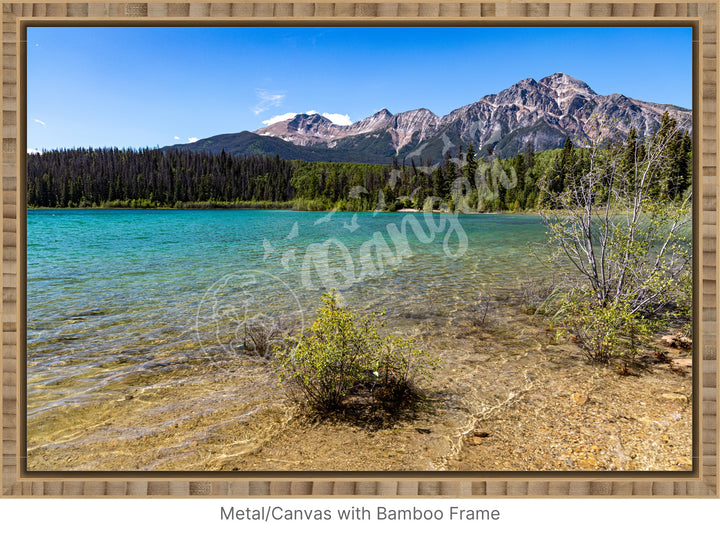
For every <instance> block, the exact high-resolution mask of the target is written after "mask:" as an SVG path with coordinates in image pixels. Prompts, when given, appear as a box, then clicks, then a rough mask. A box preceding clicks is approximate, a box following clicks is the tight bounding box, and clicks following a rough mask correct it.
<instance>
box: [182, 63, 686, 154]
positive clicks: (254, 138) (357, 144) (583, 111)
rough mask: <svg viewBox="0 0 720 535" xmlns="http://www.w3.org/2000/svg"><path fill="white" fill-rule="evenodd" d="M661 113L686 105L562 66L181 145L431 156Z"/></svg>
mask: <svg viewBox="0 0 720 535" xmlns="http://www.w3.org/2000/svg"><path fill="white" fill-rule="evenodd" d="M665 112H667V113H669V114H670V115H671V116H672V117H674V118H676V119H678V120H679V122H680V123H681V124H684V125H687V126H688V128H689V126H690V122H691V112H690V110H687V109H684V108H680V107H678V106H673V105H669V104H655V103H650V102H643V101H640V100H636V99H632V98H629V97H626V96H624V95H620V94H612V95H598V94H597V93H595V92H594V91H593V90H592V89H591V88H590V86H588V85H587V84H586V83H585V82H583V81H581V80H578V79H576V78H573V77H571V76H568V75H567V74H564V73H555V74H553V75H551V76H547V77H545V78H543V79H541V80H539V81H536V80H534V79H532V78H527V79H525V80H521V81H520V82H518V83H516V84H514V85H513V86H511V87H509V88H507V89H505V90H503V91H501V92H499V93H497V94H493V95H487V96H484V97H482V98H481V99H480V100H478V101H477V102H474V103H472V104H468V105H467V106H463V107H462V108H459V109H456V110H454V111H452V112H450V113H449V114H447V115H445V116H444V117H438V116H437V115H435V114H434V113H432V112H431V111H430V110H427V109H425V108H420V109H417V110H410V111H406V112H402V113H398V114H396V115H393V114H392V113H390V112H389V111H388V110H386V109H383V110H380V111H379V112H377V113H375V114H374V115H372V116H370V117H367V118H365V119H363V120H361V121H358V122H356V123H353V124H351V125H347V126H345V125H342V126H341V125H336V124H334V123H332V122H331V121H330V120H328V119H326V118H325V117H322V116H320V115H317V114H312V115H307V114H298V115H296V116H295V117H293V118H291V119H288V120H285V121H282V122H277V123H274V124H271V125H269V126H267V127H265V128H261V129H260V130H257V131H256V132H254V133H251V132H241V133H239V134H224V135H222V136H214V137H212V138H208V139H205V140H200V141H198V142H196V143H192V144H188V145H183V146H184V147H187V148H189V149H191V150H210V151H212V152H220V150H223V149H224V150H225V151H226V152H229V153H231V154H271V155H274V154H279V155H280V156H281V157H282V158H287V159H303V160H307V161H319V160H325V161H338V162H349V161H355V162H366V163H390V162H391V161H392V159H393V157H397V158H399V159H401V158H406V159H410V158H412V159H414V160H415V161H416V162H421V161H422V162H423V163H424V162H426V161H428V160H430V161H433V162H437V161H439V160H441V159H442V157H443V155H444V153H445V152H447V151H448V150H449V151H451V152H452V154H453V155H455V154H456V152H457V151H458V150H459V149H460V147H467V146H468V144H469V143H472V144H473V146H474V147H475V149H476V151H478V152H481V153H483V154H484V153H485V152H488V153H489V152H492V153H493V154H495V155H498V156H501V157H509V156H514V155H515V154H518V153H520V152H522V151H523V150H525V148H526V147H527V146H528V145H530V146H532V147H533V149H534V150H536V151H540V150H546V149H552V148H558V147H561V146H562V145H563V143H564V142H565V139H566V138H567V137H570V138H571V139H573V140H577V141H578V142H580V143H584V142H587V141H589V140H591V139H594V138H596V137H598V136H599V135H604V134H607V133H608V132H609V131H611V130H614V131H617V132H619V133H620V134H626V133H627V132H628V131H629V129H630V128H635V129H636V130H637V131H638V133H639V135H640V136H641V137H644V136H647V135H650V134H651V133H652V132H653V131H654V130H655V129H656V128H657V127H658V126H659V124H660V120H661V118H662V115H663V113H665Z"/></svg>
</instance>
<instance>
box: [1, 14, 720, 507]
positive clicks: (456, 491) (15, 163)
mask: <svg viewBox="0 0 720 535" xmlns="http://www.w3.org/2000/svg"><path fill="white" fill-rule="evenodd" d="M717 7H718V6H717V2H716V1H714V2H612V3H609V2H515V1H512V2H409V1H398V2H363V3H351V2H329V1H316V2H298V3H292V2H279V3H272V2H217V3H216V2H191V3H188V2H128V3H115V2H110V3H107V2H102V3H100V2H90V3H87V2H71V3H64V2H45V3H40V2H39V3H32V2H17V3H3V4H2V14H1V16H2V19H1V24H2V43H0V56H2V86H3V87H2V97H1V98H2V105H1V106H0V109H1V113H2V152H1V156H0V157H1V160H0V169H1V170H2V200H1V201H0V202H1V207H2V242H1V247H2V271H1V274H2V277H1V278H2V289H3V291H2V309H1V315H2V338H1V344H2V346H1V348H2V351H1V352H0V358H1V359H2V367H1V368H0V369H1V372H0V373H2V381H1V382H0V384H2V396H0V403H1V405H0V413H1V414H2V437H1V440H2V456H3V457H2V495H3V496H217V497H221V496H222V497H224V496H284V495H294V496H375V495H377V496H403V497H411V496H588V495H590V496H616V497H626V496H644V497H648V496H716V497H717V496H718V487H717V476H718V464H717V460H718V452H717V429H718V426H717V423H718V411H717V407H718V397H717V386H718V369H717V360H716V359H717V333H718V319H717V309H718V294H717V272H718V265H719V262H718V259H719V258H718V255H719V254H720V253H719V252H718V247H717V237H718V218H717V193H718V177H717V150H718V122H717V107H718V106H717V100H718V99H717V87H718V71H717V63H718V54H717V53H718V43H717V32H718V27H717V26H718V9H717ZM50 20H52V21H55V22H59V23H66V24H68V25H71V24H74V23H78V22H88V21H93V22H96V23H99V24H105V25H112V24H115V23H121V22H128V21H131V22H133V23H138V24H163V23H168V22H171V21H178V20H181V21H197V22H198V23H202V24H213V23H220V22H222V23H227V22H232V23H237V24H242V23H244V22H264V21H268V22H270V21H281V22H286V23H287V22H293V23H307V22H327V23H339V22H359V23H363V24H368V25H372V24H373V22H374V21H375V22H384V23H387V22H388V21H395V22H398V23H400V22H402V23H418V24H422V23H427V22H428V21H444V22H450V23H452V22H462V23H476V24H480V25H482V24H487V23H493V22H504V21H508V20H512V21H514V22H520V23H528V24H543V23H545V24H548V23H550V22H551V21H564V22H577V21H582V22H584V23H592V24H611V23H617V22H629V23H633V22H635V23H637V22H642V23H650V24H652V23H659V22H664V23H667V22H676V23H694V24H696V37H697V41H698V42H697V44H696V52H697V55H696V64H695V70H696V75H695V81H696V83H695V121H696V122H695V127H694V131H695V132H696V136H695V137H696V153H695V154H696V155H697V156H696V158H695V159H696V162H695V166H696V167H695V169H696V172H695V177H696V180H695V183H696V201H695V212H694V217H695V220H694V229H695V235H694V242H695V259H696V262H695V277H696V278H695V281H696V283H695V292H696V293H695V317H696V318H697V320H696V329H695V337H696V343H695V352H696V354H695V359H696V361H695V370H696V371H697V372H698V373H695V374H694V375H695V383H694V393H695V398H696V399H695V403H696V406H697V409H696V413H695V439H694V447H695V451H694V455H695V457H696V458H695V461H696V466H697V468H698V469H697V471H696V473H693V474H691V475H680V476H677V477H675V476H673V475H672V474H667V475H665V474H662V476H658V475H657V474H654V475H650V477H642V476H640V475H637V476H636V475H633V474H605V473H594V474H592V477H588V475H587V474H585V475H583V474H571V475H567V474H548V475H540V476H535V475H531V474H523V473H518V474H512V475H508V474H496V475H494V474H487V473H482V474H472V473H463V474H451V473H441V474H417V475H412V474H411V475H409V476H404V475H399V474H382V475H375V476H367V475H364V474H352V473H350V474H333V475H331V476H325V475H323V477H318V476H316V475H313V474H306V475H292V474H288V475H287V476H285V475H283V474H280V475H277V474H274V475H272V477H271V476H269V475H268V476H266V477H252V476H247V475H243V474H237V475H234V476H233V477H230V476H228V475H227V474H212V473H208V474H203V475H202V476H201V477H198V475H197V474H193V476H192V477H189V476H187V477H185V476H183V475H172V476H170V475H164V474H153V477H152V478H148V476H147V475H138V476H137V477H136V476H135V475H132V476H130V475H128V474H127V473H121V474H117V475H114V474H113V475H107V474H104V475H101V474H79V476H80V477H78V475H74V476H67V477H64V476H63V475H62V474H61V475H57V474H55V475H53V476H51V475H39V474H32V475H31V474H27V473H24V472H23V471H22V462H21V458H22V452H21V449H22V444H23V441H22V439H21V437H22V436H23V435H22V433H23V432H24V431H23V422H24V411H25V407H24V403H23V401H22V395H21V394H22V392H23V390H22V386H23V381H24V378H23V377H22V374H23V373H24V364H23V363H24V360H22V359H24V339H23V338H20V336H19V333H20V332H22V331H24V316H23V315H22V310H21V309H22V306H23V302H24V280H23V279H22V278H21V276H22V274H23V273H24V270H25V264H24V262H25V256H24V255H25V250H24V243H25V241H24V224H25V223H24V214H25V205H24V202H25V201H24V188H25V182H24V174H23V173H24V171H22V166H23V165H24V161H23V158H22V155H23V154H24V150H25V141H24V118H23V116H22V114H23V113H24V102H22V101H21V100H19V99H20V98H21V97H20V96H21V95H24V94H25V90H24V87H22V83H23V82H24V80H23V72H24V70H23V65H24V64H23V63H22V62H23V61H24V53H23V45H22V43H21V36H22V29H23V27H24V25H26V24H30V23H37V22H43V21H50Z"/></svg>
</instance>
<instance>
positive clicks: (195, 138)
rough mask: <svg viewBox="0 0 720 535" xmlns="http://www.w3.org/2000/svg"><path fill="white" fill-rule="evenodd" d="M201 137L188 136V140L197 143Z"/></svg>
mask: <svg viewBox="0 0 720 535" xmlns="http://www.w3.org/2000/svg"><path fill="white" fill-rule="evenodd" d="M199 139H200V138H199V137H189V138H188V141H189V142H190V143H195V142H196V141H198V140H199Z"/></svg>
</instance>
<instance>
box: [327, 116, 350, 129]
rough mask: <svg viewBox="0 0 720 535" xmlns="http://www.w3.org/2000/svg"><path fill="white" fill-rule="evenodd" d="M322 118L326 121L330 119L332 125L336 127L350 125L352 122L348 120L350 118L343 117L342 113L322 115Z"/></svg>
mask: <svg viewBox="0 0 720 535" xmlns="http://www.w3.org/2000/svg"><path fill="white" fill-rule="evenodd" d="M322 115H323V117H325V118H326V119H330V120H331V121H332V122H333V123H335V124H337V125H345V126H347V125H349V124H352V121H351V120H350V116H349V115H348V114H345V115H343V114H342V113H323V114H322Z"/></svg>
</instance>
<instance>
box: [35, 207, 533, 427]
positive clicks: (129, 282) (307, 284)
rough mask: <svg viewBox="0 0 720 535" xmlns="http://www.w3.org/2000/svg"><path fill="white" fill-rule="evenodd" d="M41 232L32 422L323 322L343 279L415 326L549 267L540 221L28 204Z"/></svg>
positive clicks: (346, 289) (352, 297)
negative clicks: (163, 372) (156, 374)
mask: <svg viewBox="0 0 720 535" xmlns="http://www.w3.org/2000/svg"><path fill="white" fill-rule="evenodd" d="M27 236H28V246H27V303H28V322H27V323H28V325H27V341H28V346H27V347H28V355H27V365H28V366H27V369H28V415H29V418H33V417H36V416H39V415H41V414H42V413H43V411H46V410H49V409H52V408H57V407H58V406H62V405H68V404H73V405H78V404H83V403H89V402H91V401H93V400H96V399H97V398H98V397H100V396H103V395H108V394H107V393H108V392H112V391H114V389H115V386H114V385H117V390H119V391H121V390H122V389H121V385H122V384H124V383H125V382H127V381H128V378H129V377H133V375H136V374H140V375H142V374H147V373H148V372H149V371H151V370H153V369H154V368H155V367H156V366H160V365H167V364H168V363H169V362H173V363H179V362H182V361H183V359H185V360H188V359H194V358H198V357H201V358H209V359H216V360H217V362H219V363H222V362H226V359H229V358H235V357H237V354H236V353H237V352H238V351H239V350H240V349H241V347H240V344H241V340H242V338H243V337H242V329H244V328H246V326H247V325H248V324H249V323H252V322H264V323H265V324H273V325H274V324H276V323H277V324H280V323H282V324H285V325H294V326H296V328H298V327H301V326H303V325H307V324H308V322H310V321H311V320H312V317H313V314H314V310H316V309H317V307H318V306H319V303H320V301H319V297H320V294H321V293H322V292H323V291H325V290H327V289H330V288H337V289H338V291H339V293H340V295H341V298H342V300H343V301H344V302H345V303H346V304H347V305H349V306H351V307H353V308H354V309H356V310H359V311H361V312H366V311H370V310H383V309H384V310H385V312H386V317H387V320H388V324H389V327H390V328H391V329H396V330H412V329H413V328H414V326H415V325H417V323H418V321H419V320H421V319H422V318H425V317H429V316H432V315H435V316H437V315H441V316H444V317H452V316H453V314H454V313H456V312H457V311H458V310H462V309H464V308H467V307H468V306H471V305H472V304H473V303H475V302H476V300H477V296H478V293H479V292H483V291H490V290H491V289H498V288H512V287H516V286H517V285H518V282H519V281H520V280H527V279H529V278H532V277H536V276H542V275H543V274H544V270H545V268H544V267H543V266H542V265H541V264H540V262H539V261H538V260H537V259H536V258H535V256H534V255H533V250H534V248H533V247H532V246H531V245H530V244H533V243H539V242H542V241H543V240H544V238H545V233H544V228H543V227H542V225H541V223H540V220H539V218H538V217H536V216H531V215H489V214H483V215H467V216H459V217H457V216H452V215H445V214H442V215H441V214H421V213H405V214H402V213H394V214H387V213H385V214H383V213H377V214H373V213H361V214H352V213H315V212H292V211H255V210H247V211H234V210H233V211H230V210H228V211H224V210H209V211H202V210H188V211H183V210H28V218H27Z"/></svg>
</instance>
